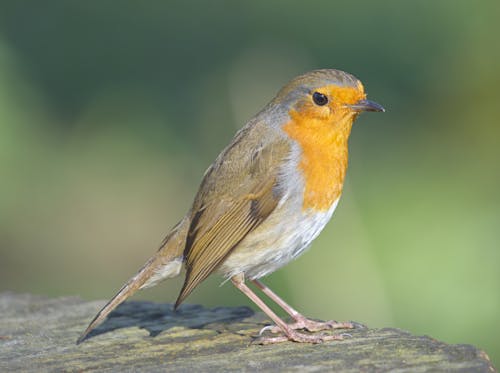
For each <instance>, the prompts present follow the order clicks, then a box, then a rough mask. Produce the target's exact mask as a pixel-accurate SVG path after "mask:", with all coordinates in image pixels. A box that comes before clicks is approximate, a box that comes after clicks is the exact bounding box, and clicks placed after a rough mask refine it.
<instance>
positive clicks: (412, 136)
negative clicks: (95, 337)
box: [0, 0, 500, 366]
mask: <svg viewBox="0 0 500 373" xmlns="http://www.w3.org/2000/svg"><path fill="white" fill-rule="evenodd" d="M499 12H500V2H498V1H495V0H491V1H482V2H481V4H480V6H479V5H476V4H472V3H470V2H466V1H452V0H449V1H440V2H430V1H422V2H399V1H395V0H394V1H377V2H372V1H362V2H329V1H311V2H303V1H293V2H292V1H273V2H269V1H252V2H238V3H236V2H232V1H218V2H202V1H198V2H194V1H182V2H181V1H178V2H176V1H169V2H164V1H148V2H135V1H121V2H116V1H115V2H111V1H99V2H98V1H79V2H74V1H71V2H68V1H44V2H37V1H5V0H4V1H2V2H1V3H0V283H1V284H2V286H1V289H3V290H7V289H8V290H14V291H21V292H22V291H26V292H34V293H41V294H48V295H53V296H56V295H71V294H75V295H81V296H84V297H86V298H109V297H110V296H111V295H112V294H113V292H114V291H115V290H116V289H118V288H119V286H120V285H121V284H122V283H123V282H124V280H126V279H127V278H128V277H129V276H131V275H132V274H133V273H134V272H135V270H137V269H138V268H139V267H140V266H141V265H142V263H143V262H144V261H145V260H146V259H147V258H148V257H149V256H150V255H151V254H152V253H153V252H154V251H155V248H156V247H157V246H158V244H159V242H160V241H161V239H162V235H163V234H165V233H167V231H168V228H169V227H170V226H172V225H173V224H175V223H176V221H177V220H178V219H179V218H180V217H181V216H182V215H183V214H184V212H185V211H186V210H187V208H188V207H189V204H190V202H191V199H192V196H193V194H194V193H195V191H196V189H197V186H198V183H199V180H200V179H201V176H202V174H203V171H204V169H205V168H206V167H207V166H208V165H209V163H210V161H211V160H212V159H214V158H215V156H216V155H217V153H218V152H219V151H220V150H221V149H222V147H223V146H224V145H225V144H226V143H227V142H228V141H229V139H230V138H231V136H232V135H233V133H234V132H235V131H236V129H237V128H239V127H241V126H242V125H243V124H244V122H245V121H246V120H247V119H248V118H250V117H251V116H252V115H253V114H254V113H256V112H257V111H258V110H259V109H260V108H261V107H262V106H263V105H264V104H265V103H266V102H267V101H268V100H269V99H270V98H271V97H272V96H273V94H274V93H275V92H276V91H277V90H278V89H279V88H280V87H281V86H282V85H283V84H284V83H285V82H286V81H288V79H290V78H292V77H293V76H295V75H297V74H299V73H302V72H304V71H306V70H310V69H313V68H327V67H335V68H340V69H343V70H346V71H348V72H351V73H353V74H355V75H356V76H358V77H359V78H360V79H362V80H363V82H364V83H365V87H366V89H367V91H368V93H369V95H370V97H371V98H373V99H375V100H377V101H379V102H380V103H382V104H383V105H384V106H385V107H386V108H387V109H388V111H387V113H385V114H383V115H381V114H380V115H376V114H370V115H366V116H365V115H364V116H363V117H362V118H360V119H359V120H358V122H357V124H356V125H355V127H354V130H353V136H352V138H351V142H350V143H351V149H350V150H351V159H350V169H349V173H348V182H347V186H346V189H345V192H344V197H343V200H342V202H341V204H340V206H339V208H338V209H337V212H336V215H335V218H334V219H333V223H332V224H330V225H329V226H328V228H327V229H326V230H325V232H324V233H323V234H322V235H321V236H320V238H319V239H318V240H317V241H316V242H315V243H314V244H313V249H312V250H311V251H310V252H308V254H307V255H304V256H303V257H301V258H300V259H299V260H297V261H295V262H294V263H292V264H290V265H289V266H287V267H286V268H284V269H282V270H280V271H278V272H277V273H275V274H273V275H272V276H270V278H269V279H268V283H269V284H270V285H271V286H272V287H273V288H274V289H275V290H276V291H277V292H278V293H280V294H282V295H283V296H284V297H285V298H286V299H288V300H290V302H291V303H292V304H293V305H296V306H297V308H299V309H300V310H302V311H303V312H304V313H305V314H307V315H310V316H312V317H318V318H323V319H328V318H332V317H335V318H336V319H339V320H344V319H354V320H357V321H360V322H364V323H367V324H369V325H371V326H395V327H400V328H404V329H409V330H411V331H413V332H415V333H417V334H430V335H432V336H433V337H436V338H440V339H443V340H445V341H448V342H451V343H473V344H476V345H478V346H480V347H481V348H484V349H485V350H486V351H487V352H488V353H489V354H490V356H492V357H493V359H494V360H496V364H497V366H498V365H499V363H500V344H499V343H498V332H497V327H496V325H498V324H499V322H500V271H499V270H498V266H499V263H500V250H499V246H500V245H499V242H500V233H499V228H500V209H499V206H500V195H499V193H498V191H499V190H500V162H499V161H500V150H499V145H500V144H499V138H500V126H499V125H498V118H499V117H500V105H499V102H500V93H499V92H500V90H499V89H498V84H499V83H500V69H499V63H500V48H498V40H497V39H498V35H499V34H500V24H499V23H498V14H500V13H499ZM219 283H220V279H219V278H216V277H215V276H213V278H211V279H210V280H208V281H207V282H206V283H205V284H203V285H202V286H201V287H200V288H201V290H197V291H195V293H194V294H193V296H191V297H190V299H189V301H190V302H202V303H204V304H206V305H215V304H225V305H234V304H249V301H248V300H246V299H245V298H244V297H243V296H242V295H240V294H238V292H237V291H236V290H235V289H233V288H232V287H231V286H224V287H222V288H219V287H218V284H219ZM179 286H180V280H173V281H170V282H167V283H165V284H164V285H161V286H159V287H157V288H156V289H154V290H148V291H144V292H142V293H141V294H140V295H138V297H139V298H141V297H142V298H147V299H154V300H157V301H173V300H174V299H175V296H176V295H177V291H178V289H179Z"/></svg>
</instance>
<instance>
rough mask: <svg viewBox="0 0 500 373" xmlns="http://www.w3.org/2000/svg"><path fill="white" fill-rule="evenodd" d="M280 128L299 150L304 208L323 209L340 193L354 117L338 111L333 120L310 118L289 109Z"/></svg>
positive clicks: (326, 208) (327, 207)
mask: <svg viewBox="0 0 500 373" xmlns="http://www.w3.org/2000/svg"><path fill="white" fill-rule="evenodd" d="M290 117H291V120H290V121H289V122H288V123H286V124H285V125H284V126H283V130H284V131H285V132H286V133H287V134H288V135H289V136H290V137H291V138H292V139H293V140H295V141H296V142H297V143H298V144H299V146H300V148H301V150H302V154H301V158H300V163H299V168H300V171H301V172H302V175H303V177H304V200H303V205H302V207H303V209H304V210H315V211H326V210H328V209H329V208H330V207H331V206H332V204H333V203H334V202H335V201H336V200H337V199H338V198H339V197H340V195H341V193H342V187H343V184H344V177H345V173H346V169H347V158H348V147H347V142H348V139H349V134H350V133H351V127H352V123H353V120H354V117H353V116H352V115H339V116H338V117H336V118H334V119H335V120H333V121H332V120H331V118H330V120H326V119H322V118H313V119H311V117H310V116H309V115H307V114H304V113H300V112H297V111H292V112H291V113H290Z"/></svg>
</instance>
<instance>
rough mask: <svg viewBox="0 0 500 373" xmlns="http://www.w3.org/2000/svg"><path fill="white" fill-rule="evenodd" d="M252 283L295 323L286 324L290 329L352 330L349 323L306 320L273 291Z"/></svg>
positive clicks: (273, 329)
mask: <svg viewBox="0 0 500 373" xmlns="http://www.w3.org/2000/svg"><path fill="white" fill-rule="evenodd" d="M252 282H253V283H254V284H255V286H257V287H258V288H259V289H260V290H261V291H262V292H263V293H264V294H266V295H267V296H268V297H269V298H270V299H272V300H273V301H274V302H275V303H276V304H277V305H278V306H280V307H281V308H282V309H283V310H284V311H285V312H286V313H288V314H289V315H290V316H291V317H292V318H293V319H294V320H295V322H294V323H293V324H288V326H289V327H290V328H292V329H305V330H308V331H310V332H317V331H320V330H326V329H353V328H354V324H353V323H351V322H337V321H334V320H330V321H326V322H320V321H315V320H311V319H308V318H307V317H305V316H304V315H302V314H300V313H299V312H298V311H297V310H296V309H294V308H293V307H292V306H290V305H289V304H288V303H286V302H285V301H284V300H283V299H281V298H280V297H279V296H278V295H277V294H276V293H275V292H274V291H272V290H271V289H269V288H268V287H267V286H266V285H264V284H263V283H262V282H260V281H259V280H252ZM265 330H269V331H270V332H271V333H279V332H280V328H277V327H276V326H274V327H271V328H266V329H265ZM263 331H264V330H263Z"/></svg>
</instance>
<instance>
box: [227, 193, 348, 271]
mask: <svg viewBox="0 0 500 373" xmlns="http://www.w3.org/2000/svg"><path fill="white" fill-rule="evenodd" d="M338 201H339V199H337V200H336V201H335V202H334V203H333V204H332V206H331V207H330V209H328V210H327V211H324V212H311V213H308V212H302V211H301V212H300V213H297V212H296V211H293V212H291V213H288V214H287V213H279V214H271V215H270V216H269V217H268V219H266V221H265V222H264V223H262V225H260V226H259V227H258V228H257V229H256V230H255V231H253V232H252V234H251V235H249V236H247V237H246V238H245V239H244V240H243V241H242V242H241V243H240V244H239V245H238V247H237V248H236V249H235V250H234V251H233V252H232V253H231V254H230V255H229V256H228V258H227V259H226V260H225V261H224V263H223V264H222V265H221V267H220V269H219V272H221V273H222V274H223V275H224V276H225V277H226V278H230V277H232V276H234V275H236V274H238V273H241V272H243V273H244V274H245V277H246V278H248V279H250V280H253V279H257V278H260V277H263V276H266V275H268V274H270V273H272V272H274V271H276V270H277V269H279V268H281V267H282V266H284V265H286V264H287V263H289V262H290V261H292V260H293V259H295V258H297V257H298V256H300V255H301V254H302V253H303V252H304V251H305V250H306V249H307V248H308V247H309V245H310V244H311V242H312V241H313V240H314V239H315V238H316V237H317V236H318V235H319V234H320V232H321V231H322V230H323V228H324V227H325V225H326V223H328V221H329V220H330V218H331V217H332V214H333V212H334V211H335V208H336V207H337V204H338ZM290 207H291V206H290ZM292 208H296V207H295V206H294V207H292ZM271 227H272V228H271ZM276 227H279V228H276Z"/></svg>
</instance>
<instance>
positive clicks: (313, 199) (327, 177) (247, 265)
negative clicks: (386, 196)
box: [77, 69, 385, 343]
mask: <svg viewBox="0 0 500 373" xmlns="http://www.w3.org/2000/svg"><path fill="white" fill-rule="evenodd" d="M363 111H382V112H383V111H385V110H384V108H383V107H382V106H381V105H379V104H377V103H375V102H373V101H369V100H367V99H366V94H365V91H364V87H363V85H362V84H361V82H360V81H359V80H358V79H356V78H355V77H354V76H352V75H350V74H348V73H345V72H343V71H339V70H333V69H324V70H315V71H311V72H308V73H306V74H304V75H301V76H298V77H296V78H295V79H293V80H292V81H290V82H289V83H288V84H287V85H286V86H284V87H283V88H282V89H281V90H280V91H279V92H278V94H277V95H276V97H274V98H273V99H272V100H271V102H269V104H267V105H266V106H265V107H264V109H262V111H260V112H259V113H258V114H257V115H255V116H254V117H253V118H252V119H250V120H249V121H248V123H247V124H246V125H245V126H244V127H243V128H242V129H240V130H239V131H238V132H237V133H236V135H235V137H234V138H233V140H232V141H231V143H230V144H229V145H228V146H227V147H226V148H225V149H224V150H223V151H222V152H221V153H220V154H219V156H218V157H217V158H216V160H215V162H214V163H213V164H212V165H211V166H210V167H209V168H208V169H207V171H206V172H205V175H204V176H203V180H202V182H201V185H200V188H199V190H198V193H197V194H196V197H195V199H194V202H193V204H192V207H191V209H190V210H189V211H188V213H187V214H186V216H185V217H184V218H183V219H182V220H181V221H180V222H179V223H178V224H177V225H176V226H174V228H173V229H172V230H171V231H170V233H169V234H168V235H167V237H166V238H165V239H164V240H163V242H162V244H161V246H160V248H159V250H158V251H157V253H156V254H155V255H154V256H153V257H152V258H150V259H149V260H148V261H147V263H146V264H145V265H144V266H143V267H142V269H141V270H140V271H139V272H138V273H137V274H136V275H135V276H134V277H132V278H131V279H130V280H129V281H128V282H127V283H126V284H125V285H124V286H123V287H122V288H121V289H120V291H119V292H118V294H116V295H115V296H114V298H113V299H111V300H110V301H109V302H108V303H107V304H106V305H105V306H104V308H103V309H102V310H101V311H100V312H99V313H98V314H97V315H96V317H95V318H94V319H93V320H92V322H91V323H90V325H89V326H88V328H87V329H86V330H85V332H84V333H83V334H82V336H81V337H80V338H79V339H78V341H77V343H80V342H82V341H83V340H84V339H85V338H86V337H87V335H88V334H89V332H90V331H91V330H92V329H94V328H95V327H96V326H97V325H98V324H100V323H101V322H102V321H103V320H104V319H105V318H106V317H107V315H108V314H109V313H110V312H111V311H113V310H114V309H115V308H116V307H117V306H118V305H119V304H120V303H122V302H123V301H124V300H125V299H127V298H128V297H129V296H131V295H132V294H133V293H135V292H136V291H137V290H139V289H144V288H148V287H151V286H153V285H156V284H158V283H159V282H160V281H162V280H164V279H167V278H172V277H175V276H177V275H179V273H180V272H181V268H182V266H183V265H184V266H185V268H186V277H185V281H184V285H183V287H182V290H181V291H180V294H179V296H178V298H177V301H176V302H175V308H177V307H178V306H179V305H180V304H181V303H182V302H183V301H184V300H185V299H186V297H187V296H188V295H189V294H190V293H191V292H192V291H193V290H194V288H195V287H196V286H197V285H198V284H200V283H201V282H202V281H203V280H205V279H206V278H207V277H208V276H209V275H210V274H212V273H213V272H218V273H220V274H222V276H223V277H224V278H226V279H230V280H231V282H232V283H233V284H234V286H236V287H237V288H238V289H239V290H241V291H242V292H243V293H244V294H245V295H247V296H248V297H249V298H250V299H251V300H252V301H253V302H254V303H255V304H256V305H257V306H258V307H259V308H260V309H261V310H262V311H263V312H265V313H266V314H267V315H268V316H269V318H271V320H272V321H274V323H275V324H276V326H274V327H272V328H268V329H269V330H270V331H271V332H274V333H279V332H281V335H280V336H274V337H267V338H264V337H261V339H260V342H261V343H275V342H282V341H286V340H290V341H295V342H311V343H319V342H322V341H328V340H338V339H342V335H323V334H318V333H316V334H314V333H304V332H300V331H299V330H300V329H305V330H307V331H309V332H315V331H319V330H325V329H337V328H352V327H353V325H352V324H351V323H339V322H335V321H329V322H318V321H313V320H310V319H307V318H306V317H304V316H303V315H301V314H300V313H299V312H297V311H296V310H295V309H293V308H292V307H291V306H289V305H288V304H287V303H285V301H283V300H282V299H281V298H279V297H278V296H277V295H276V294H275V293H274V292H272V291H271V290H270V289H269V288H268V287H266V286H265V285H264V284H263V283H262V282H260V280H259V279H260V278H261V277H264V276H266V275H268V274H270V273H272V272H274V271H276V270H277V269H278V268H281V267H282V266H284V265H285V264H287V263H289V262H290V261H291V260H293V259H295V258H297V257H298V256H299V255H301V254H302V253H303V252H304V251H305V250H306V249H307V248H308V247H309V245H310V244H311V242H312V241H313V240H314V239H315V238H316V237H317V236H318V234H319V233H320V232H321V230H322V229H323V228H324V227H325V225H326V223H327V222H328V221H329V220H330V218H331V216H332V214H333V211H334V210H335V208H336V207H337V203H338V201H339V198H340V196H341V194H342V187H343V184H344V177H345V173H346V169H347V156H348V138H349V134H350V132H351V127H352V124H353V122H354V120H355V119H356V117H357V116H358V114H360V113H361V112H363ZM246 279H247V280H250V281H251V282H253V283H254V284H255V285H256V287H257V288H258V289H260V290H261V291H262V292H263V293H264V294H266V295H267V296H268V297H269V298H270V299H272V300H273V301H274V302H275V303H276V304H278V305H279V306H280V307H281V308H283V310H284V311H286V312H287V313H288V314H289V315H290V316H291V318H292V319H293V320H294V322H293V323H291V324H287V323H286V322H285V321H283V320H282V319H281V318H280V317H278V316H277V315H276V314H275V313H274V312H273V311H272V310H271V309H270V308H269V307H268V306H267V305H266V304H265V303H264V302H263V301H262V300H261V299H260V298H259V297H258V296H257V295H256V294H255V293H254V292H253V291H252V290H251V289H250V288H249V287H248V286H247V285H246V284H245V280H246Z"/></svg>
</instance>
